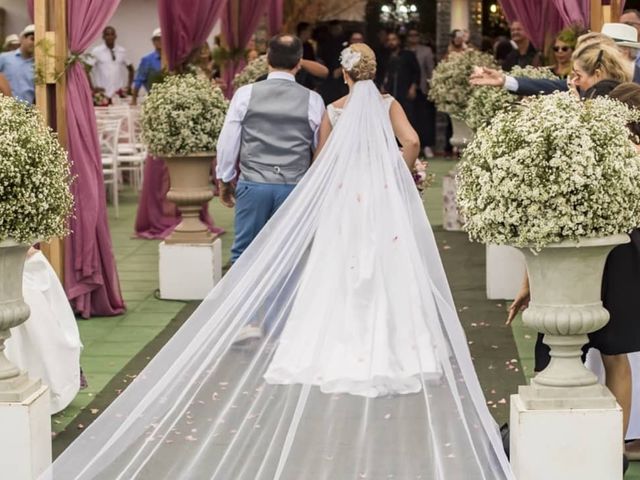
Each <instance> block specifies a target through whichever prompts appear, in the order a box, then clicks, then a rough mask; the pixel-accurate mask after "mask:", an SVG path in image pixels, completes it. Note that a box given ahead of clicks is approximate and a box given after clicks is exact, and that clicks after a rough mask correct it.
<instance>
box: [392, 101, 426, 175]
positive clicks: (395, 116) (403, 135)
mask: <svg viewBox="0 0 640 480" xmlns="http://www.w3.org/2000/svg"><path fill="white" fill-rule="evenodd" d="M389 113H390V115H391V125H392V126H393V133H394V134H395V136H396V138H397V139H398V141H399V142H400V145H402V157H403V158H404V161H405V163H406V164H407V168H408V169H409V170H413V166H414V165H415V163H416V159H417V158H418V154H419V153H420V139H419V138H418V134H417V133H416V131H415V130H414V129H413V127H412V126H411V123H409V119H408V118H407V115H406V114H405V113H404V110H403V109H402V107H401V106H400V104H399V103H398V102H397V101H396V100H394V101H393V103H392V104H391V109H390V110H389Z"/></svg>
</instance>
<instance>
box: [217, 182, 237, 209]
mask: <svg viewBox="0 0 640 480" xmlns="http://www.w3.org/2000/svg"><path fill="white" fill-rule="evenodd" d="M219 186H220V202H221V203H222V204H223V205H224V206H225V207H227V208H233V207H234V206H235V204H236V189H235V187H234V186H233V184H232V183H226V182H223V181H222V180H220V185H219Z"/></svg>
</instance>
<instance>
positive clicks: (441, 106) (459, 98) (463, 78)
mask: <svg viewBox="0 0 640 480" xmlns="http://www.w3.org/2000/svg"><path fill="white" fill-rule="evenodd" d="M474 67H490V68H497V65H496V63H495V61H494V59H493V57H492V56H491V55H489V54H488V53H482V52H479V51H477V50H471V49H470V50H466V51H464V52H452V53H450V54H449V55H448V56H447V58H446V59H444V60H443V61H441V62H440V63H439V64H438V66H437V67H436V68H435V69H434V71H433V76H432V78H431V88H430V89H429V99H430V100H432V101H433V102H434V103H435V104H436V107H437V108H438V110H439V111H441V112H445V113H448V114H449V115H451V116H452V117H454V118H458V119H460V120H464V115H465V109H466V108H467V102H468V100H469V97H470V96H471V93H472V89H473V87H472V86H471V85H470V84H469V76H470V75H471V73H472V72H473V69H474Z"/></svg>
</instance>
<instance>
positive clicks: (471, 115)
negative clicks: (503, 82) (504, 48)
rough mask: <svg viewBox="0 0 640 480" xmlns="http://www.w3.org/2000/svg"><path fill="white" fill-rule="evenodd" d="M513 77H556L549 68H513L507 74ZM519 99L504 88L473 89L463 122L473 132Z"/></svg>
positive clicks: (551, 78) (550, 78) (553, 78)
mask: <svg viewBox="0 0 640 480" xmlns="http://www.w3.org/2000/svg"><path fill="white" fill-rule="evenodd" d="M509 74H510V75H511V76H513V77H527V78H546V79H549V80H555V79H557V78H558V77H557V76H556V75H555V74H554V73H553V72H552V71H551V69H549V68H544V67H543V68H540V67H531V66H527V67H524V68H523V67H520V66H517V65H516V66H515V67H513V69H512V70H511V72H510V73H509ZM518 100H519V97H518V96H517V95H514V94H513V93H510V92H508V91H507V90H505V89H504V88H496V87H474V88H473V90H472V91H471V95H470V96H469V99H468V103H467V107H466V109H465V112H464V120H465V122H466V123H467V125H469V126H470V127H471V128H472V129H473V130H477V129H478V128H480V127H482V126H484V125H487V124H488V123H489V122H490V121H491V120H492V119H493V118H495V116H496V115H497V114H498V113H500V112H501V111H503V110H505V109H507V108H510V107H513V106H514V105H515V104H517V102H518Z"/></svg>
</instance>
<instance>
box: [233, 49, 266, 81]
mask: <svg viewBox="0 0 640 480" xmlns="http://www.w3.org/2000/svg"><path fill="white" fill-rule="evenodd" d="M268 73H269V62H267V56H266V55H261V56H260V57H258V58H256V59H255V60H252V61H250V62H249V64H248V65H247V66H246V67H244V69H242V71H241V72H240V73H237V74H236V76H235V78H234V79H233V86H234V87H235V88H240V87H244V86H245V85H249V84H250V83H255V82H257V81H258V79H259V78H260V77H264V76H265V75H267V74H268Z"/></svg>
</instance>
